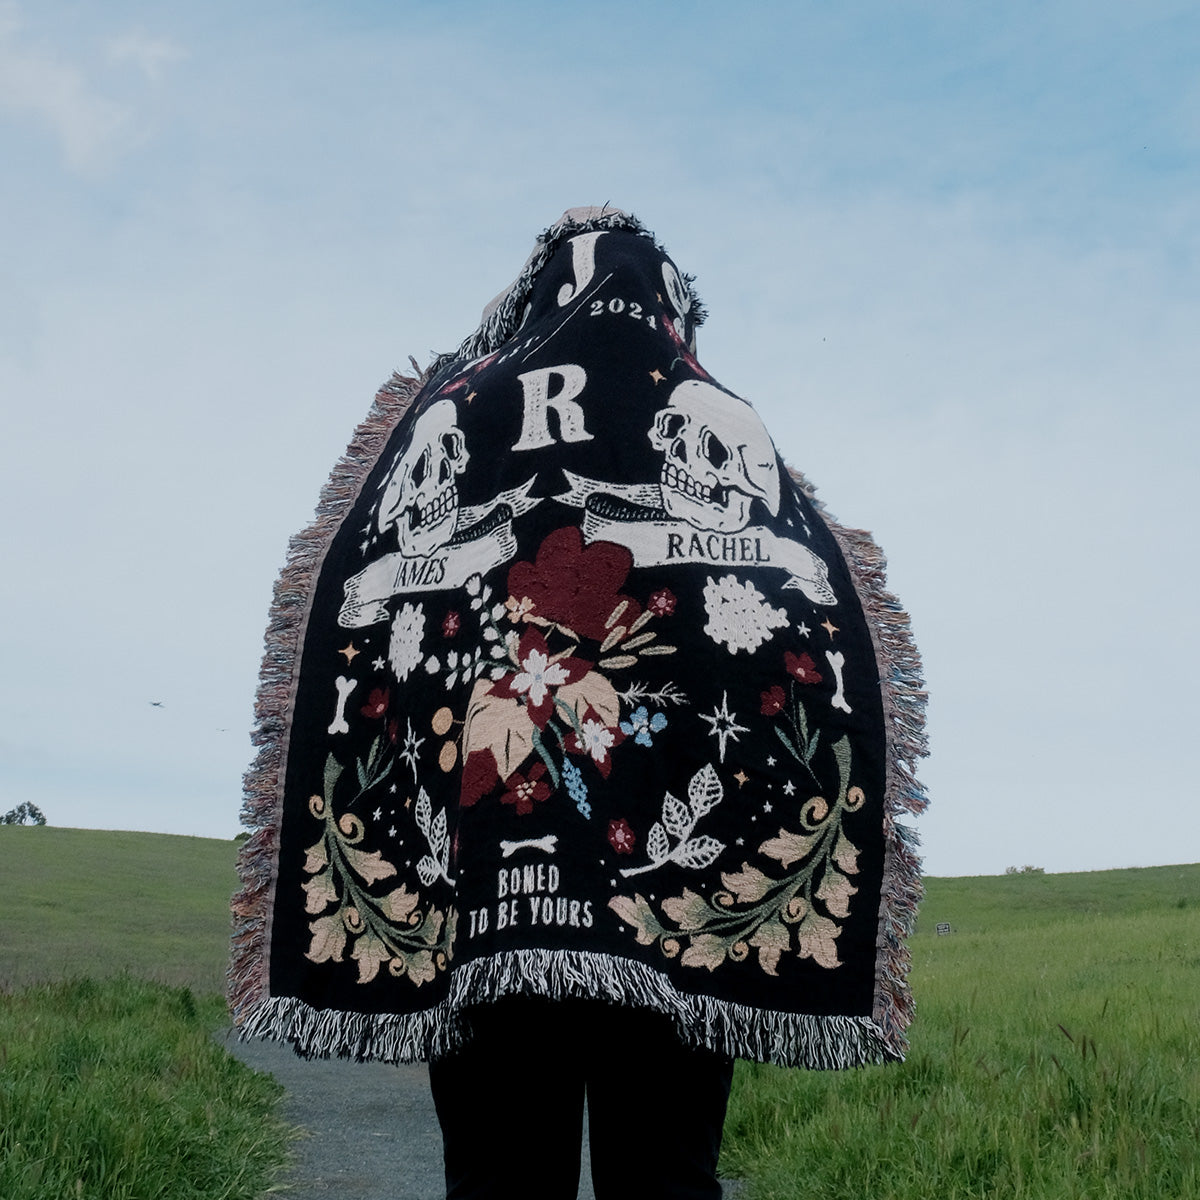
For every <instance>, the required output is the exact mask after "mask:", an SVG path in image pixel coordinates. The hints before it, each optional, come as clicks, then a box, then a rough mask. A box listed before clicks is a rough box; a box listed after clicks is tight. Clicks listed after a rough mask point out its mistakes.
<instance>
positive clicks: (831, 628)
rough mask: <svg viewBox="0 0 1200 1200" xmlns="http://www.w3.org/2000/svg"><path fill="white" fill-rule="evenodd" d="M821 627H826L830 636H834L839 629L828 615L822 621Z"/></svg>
mask: <svg viewBox="0 0 1200 1200" xmlns="http://www.w3.org/2000/svg"><path fill="white" fill-rule="evenodd" d="M821 628H822V629H824V630H825V632H826V633H828V634H829V636H830V637H833V635H834V634H835V633H837V631H838V627H837V626H836V625H835V624H834V623H833V622H832V621H831V620H830V619H829V618H828V617H826V618H825V620H823V621H822V622H821Z"/></svg>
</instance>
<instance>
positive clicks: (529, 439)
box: [513, 363, 592, 450]
mask: <svg viewBox="0 0 1200 1200" xmlns="http://www.w3.org/2000/svg"><path fill="white" fill-rule="evenodd" d="M554 375H557V376H559V378H561V379H562V387H561V388H560V389H559V390H558V392H556V393H555V394H554V395H553V396H551V395H550V380H551V377H552V376H554ZM517 378H518V379H519V380H520V381H521V388H522V390H523V391H524V394H525V411H524V414H523V415H522V418H521V436H520V438H519V439H518V440H517V443H516V445H514V446H513V449H514V450H540V449H541V448H542V447H543V446H553V445H554V442H555V438H554V437H553V435H552V434H551V433H550V425H549V423H548V422H547V420H546V414H547V412H548V410H549V409H551V408H552V409H554V411H555V412H556V413H558V428H559V433H560V434H561V440H562V441H564V442H589V441H591V439H592V435H591V434H590V433H588V431H587V430H586V429H585V428H584V425H583V406H582V405H581V404H579V403H578V401H576V399H575V397H576V396H578V395H579V393H580V392H582V391H583V389H584V386H585V384H586V383H587V372H586V371H584V369H583V368H582V367H580V366H577V365H576V364H575V363H563V364H562V366H560V367H542V368H540V369H539V370H537V371H526V372H525V373H524V374H523V375H518V376H517Z"/></svg>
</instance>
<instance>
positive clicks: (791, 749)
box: [775, 725, 805, 762]
mask: <svg viewBox="0 0 1200 1200" xmlns="http://www.w3.org/2000/svg"><path fill="white" fill-rule="evenodd" d="M775 732H776V734H777V735H778V737H779V740H780V741H781V742H782V743H783V744H784V745H785V746H786V747H787V752H788V753H789V754H790V755H791V756H792V757H793V758H794V759H795V760H796V761H797V762H805V759H804V756H803V755H802V754H801V753H800V751H799V750H797V749H796V747H795V746H794V745H793V744H792V739H791V738H790V737H788V735H787V734H786V733H784V732H783V728H782V726H779V725H776V726H775Z"/></svg>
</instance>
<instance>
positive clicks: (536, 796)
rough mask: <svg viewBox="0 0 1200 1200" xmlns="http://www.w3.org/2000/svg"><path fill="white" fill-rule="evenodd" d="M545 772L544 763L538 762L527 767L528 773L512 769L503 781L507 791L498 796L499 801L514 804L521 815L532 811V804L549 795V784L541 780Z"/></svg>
mask: <svg viewBox="0 0 1200 1200" xmlns="http://www.w3.org/2000/svg"><path fill="white" fill-rule="evenodd" d="M545 773H546V764H545V763H540V762H537V763H534V764H533V766H532V767H530V768H529V774H528V775H522V774H521V772H520V771H514V772H513V773H512V774H511V775H510V776H509V777H508V779H506V780H505V782H504V786H505V787H506V788H508V791H507V792H505V793H504V795H503V796H501V797H500V803H501V804H515V805H516V807H517V812H518V813H521V814H522V815H524V814H525V813H531V812H533V806H534V804H537V803H540V802H541V801H542V800H545V799H546V797H547V796H549V795H550V791H551V788H550V785H549V784H548V783H545V782H543V780H542V776H543V775H545Z"/></svg>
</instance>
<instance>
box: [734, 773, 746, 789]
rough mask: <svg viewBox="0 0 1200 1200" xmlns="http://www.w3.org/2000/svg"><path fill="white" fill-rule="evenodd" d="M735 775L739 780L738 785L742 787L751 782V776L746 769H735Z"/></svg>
mask: <svg viewBox="0 0 1200 1200" xmlns="http://www.w3.org/2000/svg"><path fill="white" fill-rule="evenodd" d="M733 777H734V779H736V780H737V781H738V787H740V788H744V787H745V786H746V784H748V783H749V782H750V776H749V775H747V774H746V772H745V771H735V772H734V773H733Z"/></svg>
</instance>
